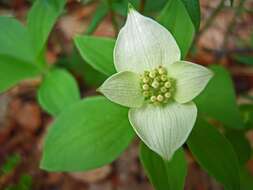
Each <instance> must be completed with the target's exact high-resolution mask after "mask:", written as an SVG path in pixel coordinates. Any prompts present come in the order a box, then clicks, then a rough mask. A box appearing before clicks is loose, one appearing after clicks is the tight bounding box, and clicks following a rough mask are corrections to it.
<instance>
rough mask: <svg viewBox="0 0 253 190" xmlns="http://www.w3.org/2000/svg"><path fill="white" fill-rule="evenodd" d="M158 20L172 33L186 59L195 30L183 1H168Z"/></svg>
mask: <svg viewBox="0 0 253 190" xmlns="http://www.w3.org/2000/svg"><path fill="white" fill-rule="evenodd" d="M157 20H158V21H159V23H160V24H162V25H163V26H165V27H166V28H167V29H168V30H169V31H170V32H171V33H172V35H173V36H174V38H175V39H176V41H177V44H178V46H179V48H180V50H181V57H182V58H184V57H185V56H186V54H187V53H188V51H189V49H190V47H191V44H192V41H193V38H194V34H195V29H194V25H193V23H192V21H191V18H190V17H189V15H188V12H187V10H186V8H185V6H184V4H183V3H182V0H168V3H167V4H166V6H165V7H164V9H163V10H162V12H161V14H160V15H159V17H158V18H157ZM186 30H187V32H186Z"/></svg>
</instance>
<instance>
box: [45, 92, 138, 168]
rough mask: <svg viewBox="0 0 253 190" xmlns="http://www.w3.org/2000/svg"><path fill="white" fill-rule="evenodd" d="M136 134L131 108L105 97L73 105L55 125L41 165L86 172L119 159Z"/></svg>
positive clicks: (88, 99)
mask: <svg viewBox="0 0 253 190" xmlns="http://www.w3.org/2000/svg"><path fill="white" fill-rule="evenodd" d="M133 137H134V132H133V129H132V127H131V125H130V123H129V121H128V109H127V108H124V107H121V106H118V105H116V104H114V103H112V102H110V101H108V100H107V99H106V98H104V97H91V98H86V99H84V100H83V101H81V102H79V103H76V104H74V105H73V106H70V108H69V109H66V110H65V111H64V112H62V113H61V114H60V115H59V116H58V118H57V119H56V121H55V122H54V123H53V125H52V126H51V127H50V130H49V133H48V135H47V138H46V142H45V144H44V151H43V158H42V161H41V168H43V169H45V170H48V171H83V170H89V169H94V168H97V167H101V166H103V165H105V164H108V163H110V162H112V161H113V160H115V159H116V158H117V157H118V156H119V155H120V154H121V153H122V152H123V150H124V149H125V148H126V147H127V146H128V144H129V143H130V142H131V141H132V139H133Z"/></svg>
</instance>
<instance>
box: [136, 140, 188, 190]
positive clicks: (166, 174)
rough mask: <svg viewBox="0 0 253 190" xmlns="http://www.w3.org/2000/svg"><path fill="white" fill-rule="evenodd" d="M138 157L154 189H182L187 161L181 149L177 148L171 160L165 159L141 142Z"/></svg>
mask: <svg viewBox="0 0 253 190" xmlns="http://www.w3.org/2000/svg"><path fill="white" fill-rule="evenodd" d="M140 159H141V162H142V165H143V166H144V168H145V171H146V173H147V175H148V178H149V179H150V181H151V183H152V184H153V186H154V187H155V189H156V190H165V189H166V190H183V189H184V182H185V177H186V174H187V163H186V160H185V155H184V151H183V149H182V148H181V149H179V150H178V151H177V152H176V153H175V154H174V156H173V158H172V160H170V161H165V160H163V159H162V158H161V157H160V156H159V155H157V154H156V153H155V152H153V151H152V150H150V149H149V148H148V147H147V146H145V145H144V144H143V143H142V144H141V147H140Z"/></svg>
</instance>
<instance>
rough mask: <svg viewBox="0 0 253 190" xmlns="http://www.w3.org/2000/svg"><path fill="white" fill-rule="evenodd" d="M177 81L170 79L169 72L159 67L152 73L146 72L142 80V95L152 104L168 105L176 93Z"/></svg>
mask: <svg viewBox="0 0 253 190" xmlns="http://www.w3.org/2000/svg"><path fill="white" fill-rule="evenodd" d="M174 83H175V81H174V80H173V79H172V78H169V77H168V75H167V70H166V68H165V67H163V66H159V67H157V68H155V69H153V70H151V71H144V73H143V74H142V75H141V78H140V85H141V89H142V94H143V96H144V97H145V100H146V101H147V102H149V103H151V104H155V105H161V104H166V103H167V102H168V101H169V100H170V99H171V97H172V95H173V92H174V90H175V89H174V86H175V85H174Z"/></svg>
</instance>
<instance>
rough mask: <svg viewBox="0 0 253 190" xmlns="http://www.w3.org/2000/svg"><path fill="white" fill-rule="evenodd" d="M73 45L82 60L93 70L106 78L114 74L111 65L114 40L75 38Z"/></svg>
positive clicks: (87, 37) (90, 37)
mask: <svg viewBox="0 0 253 190" xmlns="http://www.w3.org/2000/svg"><path fill="white" fill-rule="evenodd" d="M75 45H76V47H77V49H78V51H79V53H80V54H81V56H82V57H83V59H84V60H85V61H87V63H89V64H90V65H91V66H92V67H93V68H94V69H96V70H98V71H99V72H101V73H103V74H105V75H107V76H110V75H112V74H114V73H115V72H116V71H115V68H114V64H113V49H114V45H115V40H114V39H110V38H101V37H93V36H77V37H75Z"/></svg>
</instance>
